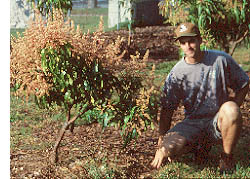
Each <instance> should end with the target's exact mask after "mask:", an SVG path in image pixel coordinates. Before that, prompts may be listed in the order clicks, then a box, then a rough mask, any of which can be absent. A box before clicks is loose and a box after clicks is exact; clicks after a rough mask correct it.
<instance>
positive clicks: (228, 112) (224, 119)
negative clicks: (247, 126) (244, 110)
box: [218, 101, 242, 170]
mask: <svg viewBox="0 0 250 179" xmlns="http://www.w3.org/2000/svg"><path fill="white" fill-rule="evenodd" d="M241 127H242V118H241V113H240V108H239V106H238V105H237V104H236V103H235V102H233V101H228V102H226V103H224V104H223V105H222V106H221V108H220V110H219V117H218V128H219V130H220V131H221V135H222V142H223V149H224V153H223V154H222V161H221V166H220V167H221V169H222V170H227V169H230V167H233V166H230V164H229V163H230V160H231V159H232V151H233V149H234V147H235V145H236V143H237V141H238V138H239V136H240V132H241ZM223 159H224V161H223ZM227 162H229V163H228V164H227Z"/></svg>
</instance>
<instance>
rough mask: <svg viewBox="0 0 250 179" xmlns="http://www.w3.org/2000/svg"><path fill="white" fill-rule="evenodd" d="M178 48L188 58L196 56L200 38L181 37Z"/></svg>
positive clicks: (198, 51)
mask: <svg viewBox="0 0 250 179" xmlns="http://www.w3.org/2000/svg"><path fill="white" fill-rule="evenodd" d="M179 42H180V48H181V49H182V50H183V52H184V53H185V55H186V57H188V58H196V57H198V55H199V54H200V52H201V50H200V44H201V38H199V37H181V38H180V39H179Z"/></svg>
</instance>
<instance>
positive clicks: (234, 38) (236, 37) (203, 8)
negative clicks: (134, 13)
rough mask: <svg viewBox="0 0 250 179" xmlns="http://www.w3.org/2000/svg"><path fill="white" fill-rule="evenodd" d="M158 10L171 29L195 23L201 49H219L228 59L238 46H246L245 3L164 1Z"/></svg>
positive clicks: (249, 37)
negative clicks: (202, 43) (201, 41)
mask: <svg viewBox="0 0 250 179" xmlns="http://www.w3.org/2000/svg"><path fill="white" fill-rule="evenodd" d="M159 8H160V10H161V14H162V15H163V16H164V17H166V18H167V21H168V22H170V23H172V24H174V25H177V24H179V23H181V22H184V21H189V22H193V23H195V24H196V25H197V26H198V27H199V28H200V29H201V34H202V36H203V39H204V40H205V43H204V46H205V47H209V48H214V47H216V48H220V49H222V50H224V51H225V52H227V53H229V54H230V55H232V54H233V53H234V50H235V48H236V47H237V46H238V45H239V44H240V43H243V44H244V45H246V46H248V47H249V45H250V24H249V23H250V2H249V0H213V1H212V0H178V1H176V0H164V1H162V2H161V3H159Z"/></svg>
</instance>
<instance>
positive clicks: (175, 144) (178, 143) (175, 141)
mask: <svg viewBox="0 0 250 179" xmlns="http://www.w3.org/2000/svg"><path fill="white" fill-rule="evenodd" d="M186 144H187V140H186V138H185V137H183V136H180V135H179V134H177V133H172V132H171V133H168V134H166V135H165V136H164V138H163V143H162V146H163V147H164V148H165V151H166V155H167V156H175V155H176V154H178V153H182V151H183V150H184V146H185V145H186Z"/></svg>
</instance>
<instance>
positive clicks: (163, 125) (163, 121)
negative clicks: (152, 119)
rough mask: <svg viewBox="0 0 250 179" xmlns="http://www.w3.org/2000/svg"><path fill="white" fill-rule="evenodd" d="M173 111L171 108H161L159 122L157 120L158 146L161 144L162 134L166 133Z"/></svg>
mask: <svg viewBox="0 0 250 179" xmlns="http://www.w3.org/2000/svg"><path fill="white" fill-rule="evenodd" d="M173 112H174V111H172V110H167V109H164V108H162V109H161V113H160V122H159V134H160V137H159V141H158V145H159V146H160V144H161V141H162V138H163V136H164V134H166V133H167V131H168V130H169V129H170V126H171V121H172V116H173Z"/></svg>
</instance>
